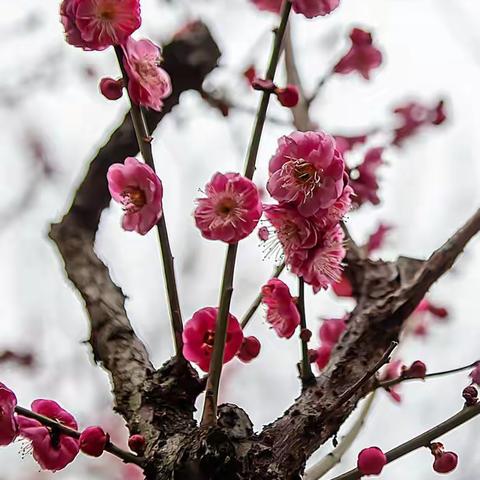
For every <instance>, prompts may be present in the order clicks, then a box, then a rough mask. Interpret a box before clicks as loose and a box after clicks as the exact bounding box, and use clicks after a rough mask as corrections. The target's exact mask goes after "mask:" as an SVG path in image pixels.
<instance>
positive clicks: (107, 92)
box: [100, 77, 123, 100]
mask: <svg viewBox="0 0 480 480" xmlns="http://www.w3.org/2000/svg"><path fill="white" fill-rule="evenodd" d="M100 92H101V94H102V95H103V96H104V97H105V98H108V99H109V100H118V99H119V98H121V97H122V95H123V82H122V81H121V80H114V79H113V78H108V77H107V78H102V79H101V80H100Z"/></svg>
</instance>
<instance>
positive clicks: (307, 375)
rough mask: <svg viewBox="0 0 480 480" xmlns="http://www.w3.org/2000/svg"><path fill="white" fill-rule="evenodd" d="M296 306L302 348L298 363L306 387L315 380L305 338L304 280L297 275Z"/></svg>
mask: <svg viewBox="0 0 480 480" xmlns="http://www.w3.org/2000/svg"><path fill="white" fill-rule="evenodd" d="M297 308H298V312H299V313H300V342H301V348H302V362H301V364H300V378H301V380H302V385H303V386H304V387H306V386H307V385H309V384H310V383H311V382H312V381H314V380H315V375H314V374H313V372H312V366H311V364H310V359H309V355H308V342H307V339H306V338H305V335H306V334H307V331H306V330H307V316H306V314H305V281H304V280H303V277H298V300H297Z"/></svg>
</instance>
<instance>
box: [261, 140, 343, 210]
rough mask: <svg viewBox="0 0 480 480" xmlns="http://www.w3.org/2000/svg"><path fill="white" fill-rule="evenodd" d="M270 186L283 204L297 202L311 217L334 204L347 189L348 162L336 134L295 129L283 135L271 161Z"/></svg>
mask: <svg viewBox="0 0 480 480" xmlns="http://www.w3.org/2000/svg"><path fill="white" fill-rule="evenodd" d="M269 171H270V178H269V180H268V184H267V189H268V191H269V193H270V195H271V196H272V197H273V198H275V199H276V200H278V201H279V202H280V203H285V202H289V203H292V204H294V205H295V206H296V207H297V208H298V211H299V213H300V214H301V215H303V216H305V217H309V216H311V215H314V214H315V213H317V212H318V210H320V209H325V208H328V207H330V206H331V205H333V204H334V203H335V201H336V200H337V198H338V197H339V196H340V195H341V194H342V192H343V188H344V183H345V180H344V176H343V173H344V161H343V158H342V156H341V154H340V153H339V152H338V151H337V150H336V148H335V141H334V139H333V137H331V136H330V135H328V134H326V133H324V132H293V133H292V134H290V135H289V136H284V137H282V138H281V139H280V140H279V142H278V149H277V151H276V153H275V154H274V156H273V157H272V159H271V160H270V164H269Z"/></svg>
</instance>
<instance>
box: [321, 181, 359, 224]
mask: <svg viewBox="0 0 480 480" xmlns="http://www.w3.org/2000/svg"><path fill="white" fill-rule="evenodd" d="M352 196H355V193H354V192H353V188H352V187H351V186H350V185H346V186H345V188H344V189H343V192H342V194H341V195H340V196H339V197H338V198H337V200H336V201H335V203H334V204H333V205H331V206H330V207H329V208H326V209H322V210H319V211H318V212H317V213H316V214H315V222H316V224H317V226H318V227H320V228H321V229H328V228H330V227H333V226H335V225H336V224H337V223H338V222H340V220H342V219H343V217H344V216H345V215H346V214H347V213H348V212H349V211H350V209H351V208H352Z"/></svg>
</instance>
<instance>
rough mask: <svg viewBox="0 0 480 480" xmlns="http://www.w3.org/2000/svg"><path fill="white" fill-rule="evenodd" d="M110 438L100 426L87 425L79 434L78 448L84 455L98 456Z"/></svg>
mask: <svg viewBox="0 0 480 480" xmlns="http://www.w3.org/2000/svg"><path fill="white" fill-rule="evenodd" d="M109 440H110V436H109V435H108V433H105V432H104V431H103V429H102V428H101V427H88V428H86V429H85V430H84V431H83V432H82V433H81V434H80V450H81V451H82V452H83V453H85V454H86V455H90V456H92V457H100V456H101V455H102V454H103V452H104V451H105V447H106V445H107V443H108V442H109Z"/></svg>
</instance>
